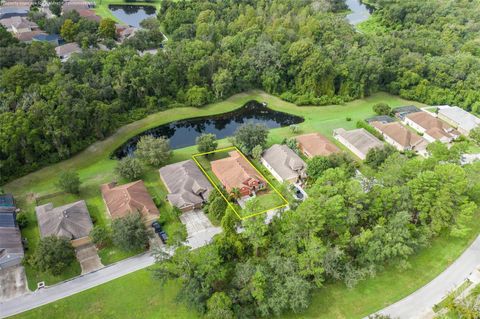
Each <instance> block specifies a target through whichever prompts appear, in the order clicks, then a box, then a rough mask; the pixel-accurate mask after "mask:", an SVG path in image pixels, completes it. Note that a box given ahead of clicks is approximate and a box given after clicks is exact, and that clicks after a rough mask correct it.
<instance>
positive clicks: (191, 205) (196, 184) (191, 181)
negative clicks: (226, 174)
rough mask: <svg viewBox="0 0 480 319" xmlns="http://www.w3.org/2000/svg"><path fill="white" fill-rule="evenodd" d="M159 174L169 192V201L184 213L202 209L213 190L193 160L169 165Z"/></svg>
mask: <svg viewBox="0 0 480 319" xmlns="http://www.w3.org/2000/svg"><path fill="white" fill-rule="evenodd" d="M159 172H160V179H161V180H162V182H163V184H165V187H166V188H167V190H168V195H167V200H168V201H169V202H170V203H171V204H172V205H173V206H175V207H178V208H179V209H180V210H181V211H182V212H188V211H191V210H194V209H200V208H202V205H203V204H204V203H205V202H206V201H207V199H208V196H209V195H210V192H211V191H212V190H213V187H212V185H211V184H210V183H209V182H208V180H207V178H206V177H205V175H203V173H202V172H201V171H200V169H199V168H198V166H197V165H196V164H195V162H194V161H193V160H187V161H183V162H179V163H175V164H171V165H167V166H165V167H162V168H161V169H160V170H159Z"/></svg>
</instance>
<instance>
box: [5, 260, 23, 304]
mask: <svg viewBox="0 0 480 319" xmlns="http://www.w3.org/2000/svg"><path fill="white" fill-rule="evenodd" d="M27 292H28V288H27V278H26V276H25V269H24V268H23V266H21V265H18V266H13V267H8V268H6V269H1V270H0V302H3V301H7V300H9V299H12V298H15V297H18V296H21V295H24V294H26V293H27Z"/></svg>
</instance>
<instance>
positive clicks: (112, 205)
mask: <svg viewBox="0 0 480 319" xmlns="http://www.w3.org/2000/svg"><path fill="white" fill-rule="evenodd" d="M100 189H101V192H102V197H103V201H104V202H105V205H106V206H107V211H108V213H109V214H110V217H111V218H113V219H115V218H121V217H125V216H127V215H128V214H130V213H132V212H136V211H137V212H139V213H140V214H141V215H142V217H143V218H144V220H145V224H146V225H150V224H151V223H152V222H153V221H155V220H157V219H158V217H159V216H160V212H159V211H158V208H157V206H156V205H155V203H154V202H153V200H152V197H151V196H150V194H149V193H148V190H147V188H146V187H145V184H144V183H143V181H142V180H138V181H136V182H132V183H128V184H124V185H120V186H117V184H116V183H115V182H112V183H109V184H103V185H102V186H101V188H100Z"/></svg>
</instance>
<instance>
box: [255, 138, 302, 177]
mask: <svg viewBox="0 0 480 319" xmlns="http://www.w3.org/2000/svg"><path fill="white" fill-rule="evenodd" d="M261 161H262V164H263V165H264V166H265V167H266V168H267V169H268V170H269V171H270V173H272V175H273V176H274V177H275V178H276V179H277V180H278V181H280V182H282V183H283V182H289V183H299V182H301V181H302V180H304V179H305V178H306V173H305V170H306V168H307V164H306V163H305V162H304V161H303V160H302V159H301V158H300V156H298V155H297V153H295V152H294V151H292V150H291V149H290V148H289V147H288V146H287V145H280V144H275V145H273V146H271V147H270V148H268V149H267V150H265V152H264V153H263V154H262V159H261Z"/></svg>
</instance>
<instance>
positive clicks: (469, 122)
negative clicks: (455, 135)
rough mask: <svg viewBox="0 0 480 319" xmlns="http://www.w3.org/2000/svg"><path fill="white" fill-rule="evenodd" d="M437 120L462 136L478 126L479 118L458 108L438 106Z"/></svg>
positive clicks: (479, 124)
mask: <svg viewBox="0 0 480 319" xmlns="http://www.w3.org/2000/svg"><path fill="white" fill-rule="evenodd" d="M438 118H439V119H441V120H444V121H445V122H447V123H448V124H450V125H452V126H453V127H456V128H457V130H458V131H459V132H460V133H462V134H464V135H468V134H470V131H471V130H473V129H474V128H476V127H478V126H480V118H478V117H476V116H475V115H473V114H472V113H470V112H467V111H465V110H464V109H461V108H459V107H458V106H448V105H443V106H439V107H438Z"/></svg>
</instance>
